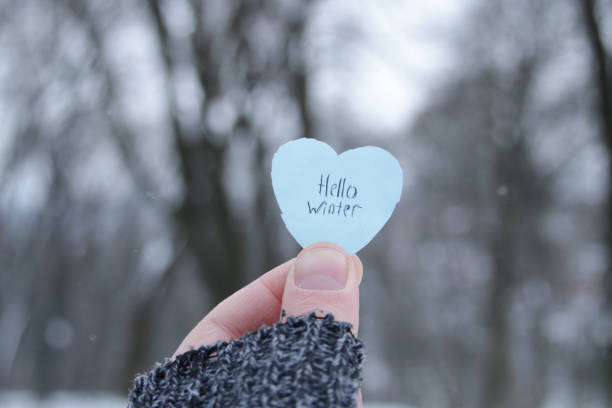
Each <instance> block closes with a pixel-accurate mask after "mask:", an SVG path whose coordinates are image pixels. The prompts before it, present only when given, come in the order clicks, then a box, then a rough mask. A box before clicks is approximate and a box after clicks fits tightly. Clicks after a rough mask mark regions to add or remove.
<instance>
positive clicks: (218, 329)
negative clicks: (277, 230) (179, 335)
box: [173, 259, 294, 357]
mask: <svg viewBox="0 0 612 408" xmlns="http://www.w3.org/2000/svg"><path fill="white" fill-rule="evenodd" d="M293 262H294V259H291V260H290V261H287V262H285V263H284V264H282V265H279V266H277V267H276V268H274V269H272V270H270V271H268V272H266V273H265V274H264V275H262V276H260V277H259V278H257V279H255V280H254V281H253V282H251V283H249V284H248V285H247V286H245V287H243V288H242V289H240V290H238V291H237V292H235V293H234V294H232V295H231V296H230V297H228V298H227V299H225V300H224V301H223V302H221V303H219V304H218V305H217V306H216V307H215V308H214V309H213V310H212V311H211V312H210V313H208V314H207V315H206V316H205V317H204V318H203V319H202V320H201V321H200V322H199V323H198V324H197V325H196V326H195V327H194V328H193V330H191V332H189V334H188V335H187V337H185V339H184V340H183V341H182V342H181V345H180V346H179V347H178V349H177V350H176V352H175V353H174V356H177V355H179V354H181V353H184V352H186V351H188V350H191V349H193V348H198V347H200V346H202V345H204V344H213V343H216V342H218V341H220V340H224V341H227V340H231V339H236V338H239V337H242V336H243V335H244V334H245V333H248V332H251V331H255V330H257V329H259V328H260V327H261V326H262V325H264V324H266V325H272V324H274V323H276V322H278V321H279V319H280V313H281V302H282V299H283V290H284V288H285V280H286V279H287V274H288V273H289V271H290V269H291V266H292V265H293ZM174 356H173V357H174Z"/></svg>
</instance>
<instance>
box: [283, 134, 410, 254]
mask: <svg viewBox="0 0 612 408" xmlns="http://www.w3.org/2000/svg"><path fill="white" fill-rule="evenodd" d="M272 187H273V188H274V195H275V196H276V200H277V201H278V205H279V207H280V209H281V217H282V218H283V221H284V222H285V226H286V227H287V229H288V230H289V232H290V233H291V235H293V237H294V238H295V239H296V241H297V242H298V243H299V244H300V245H301V246H302V247H306V246H308V245H310V244H313V243H315V242H319V241H328V242H332V243H334V244H337V245H339V246H341V247H343V248H344V249H345V250H346V251H347V252H349V253H350V254H354V253H356V252H357V251H359V250H360V249H361V248H363V247H364V246H366V245H367V244H368V242H370V241H371V240H372V238H374V236H375V235H376V234H377V233H378V231H380V230H381V228H382V227H383V226H384V225H385V224H386V222H387V220H388V219H389V217H391V214H392V213H393V210H394V209H395V206H396V204H397V203H398V201H399V199H400V196H401V194H402V169H401V167H400V165H399V163H398V162H397V160H396V159H395V157H393V155H392V154H391V153H389V152H387V151H386V150H383V149H381V148H379V147H374V146H364V147H360V148H358V149H353V150H347V151H345V152H344V153H342V154H340V155H338V154H337V153H336V152H335V151H334V149H332V148H331V147H330V146H329V145H327V144H326V143H323V142H320V141H318V140H314V139H297V140H293V141H291V142H287V143H285V144H284V145H282V146H281V147H280V148H279V149H278V150H277V152H276V153H275V154H274V157H273V159H272Z"/></svg>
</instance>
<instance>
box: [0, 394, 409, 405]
mask: <svg viewBox="0 0 612 408" xmlns="http://www.w3.org/2000/svg"><path fill="white" fill-rule="evenodd" d="M125 406H126V397H124V396H120V395H114V394H103V393H73V392H55V393H53V394H52V395H50V396H49V397H47V398H45V399H39V398H37V397H35V396H34V395H33V394H32V393H30V392H28V391H11V392H0V407H2V408H60V407H61V408H73V407H79V408H119V407H121V408H125ZM364 408H409V407H408V406H407V405H401V404H391V403H379V402H370V403H366V404H365V407H364Z"/></svg>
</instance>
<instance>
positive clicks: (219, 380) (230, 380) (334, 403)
mask: <svg viewBox="0 0 612 408" xmlns="http://www.w3.org/2000/svg"><path fill="white" fill-rule="evenodd" d="M350 328H351V326H350V324H348V323H343V322H336V321H334V319H333V316H332V315H330V314H328V315H326V316H325V317H317V316H316V315H315V314H314V313H312V314H310V315H307V316H302V317H288V318H287V320H286V322H281V323H277V324H275V325H274V326H272V327H267V326H263V327H261V328H260V329H259V330H257V331H256V332H253V333H248V334H246V335H245V336H244V337H242V338H240V339H236V340H232V341H230V342H219V343H217V344H214V345H212V346H202V347H200V348H199V349H197V350H191V351H188V352H186V353H184V354H181V355H179V356H178V357H176V359H174V360H167V361H166V362H165V363H164V364H159V365H158V366H157V367H155V368H154V369H153V370H151V371H149V372H148V373H146V374H143V375H140V376H138V377H137V378H136V379H135V381H134V387H133V389H132V391H131V392H130V397H129V405H128V406H129V407H130V408H141V407H147V408H156V407H354V406H356V405H357V391H358V389H359V386H360V384H361V368H362V365H363V360H364V352H363V343H362V341H361V340H359V339H357V338H356V337H354V336H353V334H352V333H351V331H350Z"/></svg>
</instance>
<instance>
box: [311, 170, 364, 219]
mask: <svg viewBox="0 0 612 408" xmlns="http://www.w3.org/2000/svg"><path fill="white" fill-rule="evenodd" d="M334 181H335V180H334V179H333V178H332V177H331V175H330V174H321V179H320V181H319V184H318V185H317V187H318V188H319V196H321V197H322V199H321V200H320V201H319V200H316V201H313V202H311V201H310V200H307V201H306V205H307V206H308V213H309V214H312V215H335V216H338V217H341V216H342V217H345V218H354V217H355V216H356V215H358V214H359V209H360V208H363V207H362V206H361V205H359V204H358V203H357V202H356V201H355V200H356V199H357V196H358V190H357V186H354V185H352V184H349V183H347V181H346V177H340V178H339V179H338V180H337V181H336V182H334Z"/></svg>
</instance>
